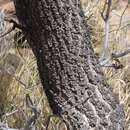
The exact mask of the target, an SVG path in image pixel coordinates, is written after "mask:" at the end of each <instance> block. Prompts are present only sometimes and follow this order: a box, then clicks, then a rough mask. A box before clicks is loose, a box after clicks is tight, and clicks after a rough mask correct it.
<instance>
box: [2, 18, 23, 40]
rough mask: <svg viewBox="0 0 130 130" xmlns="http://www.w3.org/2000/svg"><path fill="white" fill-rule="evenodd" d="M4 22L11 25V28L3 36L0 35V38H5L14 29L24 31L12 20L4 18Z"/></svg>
mask: <svg viewBox="0 0 130 130" xmlns="http://www.w3.org/2000/svg"><path fill="white" fill-rule="evenodd" d="M4 20H5V21H7V22H9V23H12V24H13V26H12V27H11V28H10V29H9V30H8V31H7V32H5V33H4V34H2V35H1V36H0V38H1V37H4V36H6V35H7V34H9V33H11V32H12V31H14V30H15V29H16V28H18V29H21V30H23V29H24V27H23V26H22V25H20V24H18V23H17V22H16V21H15V20H13V19H8V18H4Z"/></svg>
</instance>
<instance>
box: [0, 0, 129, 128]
mask: <svg viewBox="0 0 130 130" xmlns="http://www.w3.org/2000/svg"><path fill="white" fill-rule="evenodd" d="M103 3H104V1H103V0H102V1H101V0H95V1H91V0H88V1H87V0H86V1H84V3H83V4H84V6H83V8H84V11H85V14H86V16H90V18H89V20H88V24H89V25H90V28H91V35H92V41H93V46H94V50H95V53H98V54H99V56H100V54H101V53H102V49H103V48H102V43H103V40H104V21H103V20H102V18H101V15H100V12H101V10H102V8H103ZM116 4H117V3H116V1H114V3H113V12H112V16H111V19H110V29H111V30H112V32H111V33H110V35H109V41H110V45H109V48H108V50H109V52H110V53H111V52H113V51H122V50H125V49H127V48H128V47H129V46H130V43H129V40H130V38H129V37H130V35H129V34H130V29H129V22H127V20H128V16H129V15H128V13H129V11H128V10H127V11H126V13H125V14H124V16H125V17H124V18H123V19H124V20H125V19H126V22H123V24H122V26H121V28H120V29H119V30H118V31H113V30H115V29H117V28H118V27H119V20H120V17H119V16H121V13H122V12H123V9H122V8H119V6H118V8H116V7H117V5H116ZM123 8H124V7H123ZM126 15H127V16H126ZM86 19H88V17H87V18H86ZM95 25H96V26H95ZM124 26H126V27H124ZM5 43H9V39H8V38H6V39H5ZM16 43H17V42H16ZM7 49H8V50H5V51H4V52H3V51H2V52H0V57H1V56H3V55H4V56H5V58H4V60H3V59H2V62H0V68H1V70H2V72H0V81H1V83H0V113H3V115H0V118H2V119H1V120H3V121H5V122H7V123H8V124H9V126H10V127H16V128H21V127H23V126H24V125H25V123H26V119H27V118H29V116H30V115H31V110H30V109H29V108H28V107H27V105H26V102H25V98H26V94H29V95H30V96H31V99H32V100H33V101H34V102H35V104H36V106H37V108H38V111H39V112H40V116H39V118H38V121H37V127H38V129H39V130H40V129H43V130H44V129H45V125H46V123H47V117H48V116H49V115H50V113H51V110H50V108H49V105H48V103H47V99H46V96H45V94H44V92H43V88H42V86H41V83H40V80H39V76H38V72H37V66H36V60H35V58H34V56H33V54H32V52H31V50H30V49H27V48H22V49H20V48H19V49H18V48H17V49H13V48H12V49H10V47H8V48H7ZM7 52H8V53H7ZM0 61H1V60H0ZM120 62H121V63H122V64H123V65H124V68H123V69H119V70H115V69H114V68H103V70H104V73H105V75H106V78H107V80H108V82H109V84H110V85H111V86H112V87H113V91H114V92H115V93H116V95H118V97H119V100H120V103H121V104H123V106H124V110H125V115H126V125H127V127H129V129H128V130H130V101H129V99H130V64H129V63H130V55H127V56H125V57H122V58H120ZM12 112H14V113H13V114H9V113H12ZM6 114H8V115H6ZM5 115H6V116H5ZM52 122H53V123H52V124H54V123H56V124H57V125H50V126H49V128H50V130H51V129H54V128H53V127H54V126H55V127H58V125H59V124H60V121H59V119H57V118H54V119H52ZM62 125H63V124H62ZM62 125H61V126H62ZM64 129H65V128H64Z"/></svg>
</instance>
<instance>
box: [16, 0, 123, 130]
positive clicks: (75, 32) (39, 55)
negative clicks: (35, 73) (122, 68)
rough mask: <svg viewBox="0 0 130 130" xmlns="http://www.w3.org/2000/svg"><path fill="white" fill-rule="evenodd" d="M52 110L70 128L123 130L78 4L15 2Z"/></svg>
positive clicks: (52, 0)
mask: <svg viewBox="0 0 130 130" xmlns="http://www.w3.org/2000/svg"><path fill="white" fill-rule="evenodd" d="M14 3H15V7H16V14H17V16H18V19H19V21H20V23H21V24H22V25H23V26H24V28H25V29H24V30H23V31H24V33H25V35H26V37H27V40H28V42H29V44H30V46H31V48H32V50H33V52H34V55H35V56H36V59H37V65H38V70H39V75H40V78H41V81H42V84H43V87H44V90H45V93H46V96H47V98H48V101H49V103H50V106H51V108H52V110H53V113H54V114H56V115H58V116H60V117H62V118H63V120H64V121H65V122H67V124H69V127H70V130H124V127H123V116H124V113H123V111H122V108H121V106H120V105H119V102H118V100H117V99H116V98H115V97H114V95H113V94H112V89H111V88H110V86H109V85H108V84H107V82H106V80H105V78H104V76H103V73H102V70H101V68H100V66H99V63H98V60H97V58H96V57H95V55H94V52H93V49H92V46H91V39H90V36H89V30H88V27H87V25H86V23H85V18H84V14H83V12H82V9H81V4H80V1H79V0H14Z"/></svg>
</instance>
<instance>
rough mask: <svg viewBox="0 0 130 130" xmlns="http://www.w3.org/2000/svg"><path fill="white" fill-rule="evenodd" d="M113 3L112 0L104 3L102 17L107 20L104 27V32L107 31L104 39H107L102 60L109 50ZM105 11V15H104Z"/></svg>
mask: <svg viewBox="0 0 130 130" xmlns="http://www.w3.org/2000/svg"><path fill="white" fill-rule="evenodd" d="M111 4H112V1H111V0H106V1H105V3H104V6H103V11H102V12H101V17H102V19H103V20H104V22H105V29H104V32H105V38H104V39H105V40H104V43H103V52H102V55H101V57H100V61H102V60H104V57H105V54H106V52H107V50H108V45H109V30H110V27H109V26H110V25H109V17H110V10H111ZM105 10H106V13H105ZM104 13H105V15H104Z"/></svg>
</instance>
